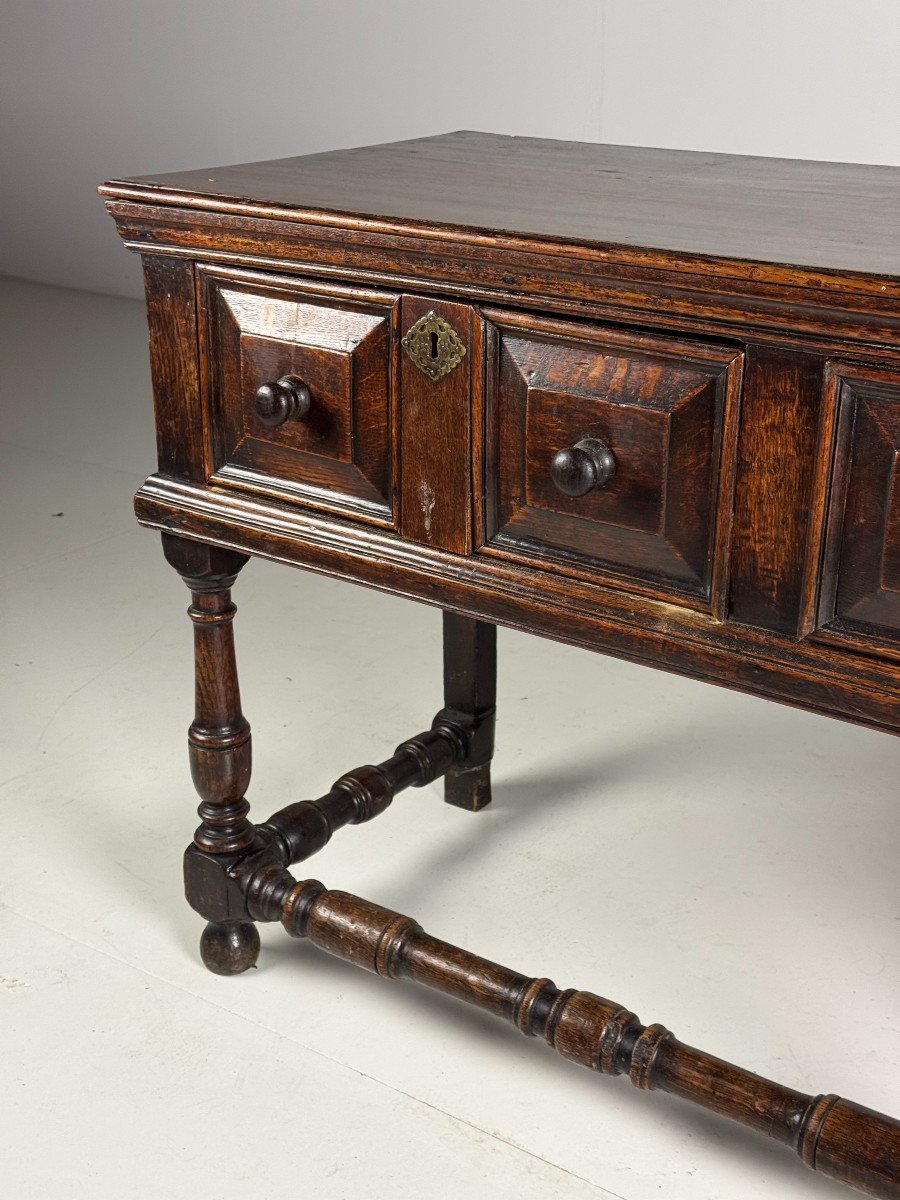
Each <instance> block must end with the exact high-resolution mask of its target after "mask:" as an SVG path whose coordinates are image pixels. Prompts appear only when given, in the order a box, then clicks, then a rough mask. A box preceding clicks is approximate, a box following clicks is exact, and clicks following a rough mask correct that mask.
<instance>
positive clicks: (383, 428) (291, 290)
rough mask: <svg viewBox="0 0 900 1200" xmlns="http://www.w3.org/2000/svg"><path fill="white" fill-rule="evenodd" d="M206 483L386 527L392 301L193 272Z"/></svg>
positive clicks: (270, 279) (289, 282)
mask: <svg viewBox="0 0 900 1200" xmlns="http://www.w3.org/2000/svg"><path fill="white" fill-rule="evenodd" d="M200 281H201V282H200V297H201V304H202V306H203V309H204V317H205V320H203V321H202V322H201V337H202V339H203V341H204V343H205V344H204V345H203V346H202V352H203V353H202V357H203V361H204V364H205V366H204V376H205V377H204V381H203V382H204V402H205V413H206V419H207V422H208V430H209V452H210V463H209V467H210V478H211V479H212V481H213V482H216V483H225V484H230V485H233V486H235V485H236V486H241V487H246V488H250V489H251V490H256V491H265V492H269V493H273V494H280V495H286V496H288V497H290V498H293V499H297V500H299V501H302V502H303V503H304V504H307V505H310V506H312V507H321V508H325V509H329V510H333V511H337V512H339V513H342V514H346V515H351V516H356V517H362V518H366V519H369V520H372V521H375V522H376V523H378V524H393V509H394V505H393V502H392V492H393V484H392V480H393V477H394V470H393V467H392V442H393V438H392V433H391V424H392V421H391V414H392V410H393V405H392V398H391V391H392V378H393V376H394V374H395V372H394V370H393V352H392V345H393V327H394V323H395V316H396V312H397V309H398V304H397V301H398V297H396V296H394V295H391V294H384V293H378V292H370V291H364V290H362V289H351V288H346V289H344V288H332V287H329V286H328V285H324V284H323V285H313V284H307V283H306V282H302V283H301V282H298V281H297V280H293V279H283V278H280V277H277V276H262V275H251V274H249V273H247V274H243V273H242V274H240V275H238V274H235V275H229V274H226V273H223V272H220V271H218V270H216V269H215V268H207V267H201V268H200Z"/></svg>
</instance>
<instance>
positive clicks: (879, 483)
mask: <svg viewBox="0 0 900 1200" xmlns="http://www.w3.org/2000/svg"><path fill="white" fill-rule="evenodd" d="M826 410H827V414H828V418H829V419H828V420H827V421H826V425H825V430H824V432H823V437H822V444H821V447H820V456H821V463H820V473H821V475H822V477H823V478H824V479H825V480H826V481H827V488H826V489H825V490H826V495H827V517H826V523H825V530H824V538H823V547H822V552H821V555H820V561H821V572H820V575H819V578H818V581H817V584H818V586H817V593H818V595H817V619H816V624H817V626H818V633H817V636H820V637H821V636H824V637H828V636H829V635H831V636H834V637H837V638H840V639H842V640H847V641H855V642H857V643H858V644H860V645H861V646H863V647H865V646H866V645H869V646H872V647H873V648H875V647H878V646H880V647H881V648H882V649H884V648H890V649H893V650H894V651H897V652H900V372H896V371H890V370H885V369H882V368H878V367H855V366H852V365H849V364H845V363H839V362H834V363H830V364H829V367H828V371H827V373H826Z"/></svg>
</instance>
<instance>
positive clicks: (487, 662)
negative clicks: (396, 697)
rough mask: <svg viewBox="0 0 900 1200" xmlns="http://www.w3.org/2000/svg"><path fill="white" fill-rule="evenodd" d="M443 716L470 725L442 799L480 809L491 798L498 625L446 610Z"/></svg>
mask: <svg viewBox="0 0 900 1200" xmlns="http://www.w3.org/2000/svg"><path fill="white" fill-rule="evenodd" d="M443 635H444V636H443V642H444V709H443V711H442V716H443V717H444V718H445V719H447V720H450V721H454V722H461V723H463V724H465V725H468V726H469V727H470V731H471V732H470V736H469V741H468V753H467V754H466V757H465V760H464V762H462V763H460V764H457V765H455V766H453V767H451V768H450V770H449V771H448V772H447V774H446V776H445V777H444V799H445V800H446V801H447V803H448V804H453V805H455V806H456V807H457V808H465V809H468V810H469V812H478V811H479V810H480V809H482V808H484V807H485V806H486V805H488V804H490V802H491V758H492V757H493V754H494V718H495V715H496V704H497V627H496V625H492V624H490V622H488V621H475V620H472V618H471V617H463V616H460V614H459V613H453V612H445V613H444V629H443Z"/></svg>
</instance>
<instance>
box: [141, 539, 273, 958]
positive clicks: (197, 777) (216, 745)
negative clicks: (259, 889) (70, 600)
mask: <svg viewBox="0 0 900 1200" xmlns="http://www.w3.org/2000/svg"><path fill="white" fill-rule="evenodd" d="M162 540H163V551H164V553H165V556H166V559H167V560H168V561H169V563H171V565H172V566H173V567H174V568H175V570H176V571H178V573H179V574H180V575H181V577H182V579H183V580H184V582H185V583H186V584H187V586H188V588H189V589H190V592H191V606H190V608H189V609H188V615H189V616H190V618H191V620H192V622H193V624H194V676H195V712H194V720H193V722H192V724H191V727H190V729H189V731H188V747H189V754H190V762H191V777H192V778H193V781H194V786H195V788H196V789H197V792H198V794H199V796H200V800H201V803H200V807H199V808H198V810H197V811H198V814H199V816H200V825H199V827H198V828H197V831H196V833H195V834H194V841H193V845H192V846H190V847H189V848H188V852H187V854H186V856H185V890H186V893H187V897H188V900H189V902H190V903H191V904H192V906H193V907H194V908H196V909H197V910H198V911H199V912H200V913H201V915H203V916H205V917H206V918H207V920H208V922H209V924H207V926H206V929H205V930H204V931H203V934H202V936H201V939H200V954H201V957H202V959H203V962H204V963H205V965H206V966H207V967H208V968H209V970H210V971H214V972H215V973H216V974H218V975H237V974H239V973H240V972H241V971H246V970H247V969H248V968H249V967H252V966H254V965H255V964H256V959H257V957H258V955H259V933H258V932H257V930H256V926H255V925H254V924H253V923H252V922H251V921H249V920H248V919H247V916H246V910H245V906H244V904H243V901H242V898H241V897H240V895H239V894H238V893H236V892H234V891H232V890H229V889H228V888H227V886H226V887H221V886H219V885H218V884H217V883H216V882H214V881H216V880H217V879H219V878H221V879H222V880H225V879H226V878H227V871H228V868H229V866H230V864H231V863H232V861H235V860H236V859H237V858H239V857H240V856H241V855H242V854H245V853H246V852H247V851H248V850H249V849H250V848H251V847H253V845H254V843H255V838H256V832H255V830H254V827H253V825H252V824H251V823H250V821H249V820H248V819H247V815H248V813H249V811H250V806H249V804H248V803H247V800H246V799H245V793H246V791H247V787H248V785H249V783H250V726H249V724H248V723H247V720H246V718H245V717H244V714H243V713H242V712H241V696H240V690H239V688H238V677H237V664H236V662H235V655H234V632H233V629H232V621H233V620H234V614H235V611H236V610H235V606H234V604H233V603H232V600H231V587H232V584H233V583H234V581H235V578H236V577H237V574H238V572H239V571H240V569H241V567H243V565H244V563H246V561H247V556H246V555H244V554H238V553H236V552H235V551H233V550H225V549H222V548H220V547H217V546H208V545H205V544H204V543H202V542H191V541H187V540H186V539H184V538H179V537H174V536H173V535H171V534H166V533H164V534H163V535H162Z"/></svg>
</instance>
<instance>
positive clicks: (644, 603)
mask: <svg viewBox="0 0 900 1200" xmlns="http://www.w3.org/2000/svg"><path fill="white" fill-rule="evenodd" d="M135 510H136V512H137V514H138V518H139V520H140V521H141V522H142V524H145V525H147V526H149V527H151V528H160V529H170V530H173V531H176V532H180V533H182V534H188V535H189V536H193V537H199V538H205V539H207V540H210V541H214V542H218V543H220V544H223V545H240V546H242V547H244V548H245V549H246V550H247V552H248V553H252V554H256V555H259V556H261V557H265V558H272V559H275V560H276V561H278V562H285V563H293V564H295V565H302V566H303V567H304V568H306V569H308V570H314V571H321V572H323V573H325V574H328V575H333V576H337V577H339V578H342V579H353V580H357V581H360V582H365V583H367V584H369V585H370V586H373V587H378V588H382V589H383V590H385V591H389V592H397V593H400V594H402V595H404V596H410V597H415V598H417V599H419V600H422V601H424V602H426V603H429V604H436V605H439V606H440V607H442V608H456V609H458V610H459V611H462V612H465V613H468V614H469V615H472V616H477V617H480V618H481V619H482V620H485V621H492V622H494V623H496V624H500V625H509V626H512V627H514V628H519V629H527V630H530V631H531V632H533V633H541V634H543V635H545V636H547V637H552V638H555V639H557V640H558V641H562V642H568V643H570V644H571V645H576V646H584V647H587V648H590V649H593V650H601V651H603V653H605V654H612V655H614V656H616V657H618V658H627V659H631V660H633V661H635V662H642V663H647V664H649V665H651V666H656V667H661V668H663V669H665V670H668V671H676V672H678V673H680V674H685V675H691V676H693V677H694V678H698V679H705V680H708V681H709V682H712V683H719V684H723V685H725V686H726V687H732V688H737V689H739V690H741V691H747V692H752V693H755V694H757V695H761V696H767V697H768V698H769V699H773V700H779V701H781V702H782V703H786V704H794V705H798V706H799V707H801V708H807V709H812V710H814V711H816V712H821V713H827V714H829V715H831V716H841V717H844V718H845V719H847V720H851V721H857V722H859V723H860V724H864V725H872V726H874V727H876V728H879V729H885V730H890V731H891V732H894V733H900V666H898V665H897V664H896V663H893V662H891V661H888V660H887V659H883V658H879V657H873V656H871V655H866V654H861V655H847V654H846V653H845V652H838V651H836V650H834V649H833V648H831V647H830V646H824V645H817V644H812V643H810V642H809V641H805V642H802V641H798V640H797V639H796V638H795V637H791V636H785V635H780V634H774V633H771V632H767V631H765V630H755V629H753V628H752V627H750V626H737V625H735V624H733V623H731V622H720V621H718V620H716V619H714V618H713V617H711V616H709V615H707V614H705V613H702V612H697V611H695V610H693V609H691V608H688V607H682V606H680V605H675V604H672V603H668V602H664V601H661V600H654V599H652V598H650V597H641V596H637V595H633V594H632V593H630V592H625V591H623V590H621V589H613V588H609V587H603V586H600V585H598V584H592V583H588V582H583V581H581V580H577V579H572V578H569V577H566V576H560V575H557V574H555V573H553V572H551V571H547V570H543V569H536V568H534V567H526V566H524V565H519V564H508V563H506V562H504V561H502V560H495V559H493V558H488V556H487V555H484V554H477V555H475V556H472V557H468V558H465V557H460V556H458V555H454V554H449V553H446V552H442V551H437V550H434V549H432V548H431V547H428V546H421V547H417V548H416V551H415V555H414V556H412V557H411V556H410V554H409V550H408V547H407V545H406V544H405V543H403V542H398V541H397V540H396V539H395V538H393V537H392V536H390V535H389V534H387V533H385V532H383V531H381V530H376V529H364V528H363V527H362V526H359V525H351V524H349V523H347V524H344V525H341V524H340V523H337V522H330V523H329V524H328V525H327V527H323V525H322V522H321V521H320V520H318V519H316V518H314V517H311V516H310V515H309V514H304V513H302V512H300V511H296V510H293V509H289V508H287V507H286V506H284V505H279V504H276V503H274V502H264V501H261V500H258V499H255V498H253V499H250V498H244V497H232V496H228V497H225V496H222V495H220V494H218V493H214V492H210V491H209V490H207V489H201V488H195V487H192V486H190V485H187V484H181V483H177V482H174V481H169V480H162V479H159V478H152V479H150V480H148V481H147V483H145V484H144V486H143V487H142V488H141V489H140V490H139V492H138V494H137V496H136V497H135Z"/></svg>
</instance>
